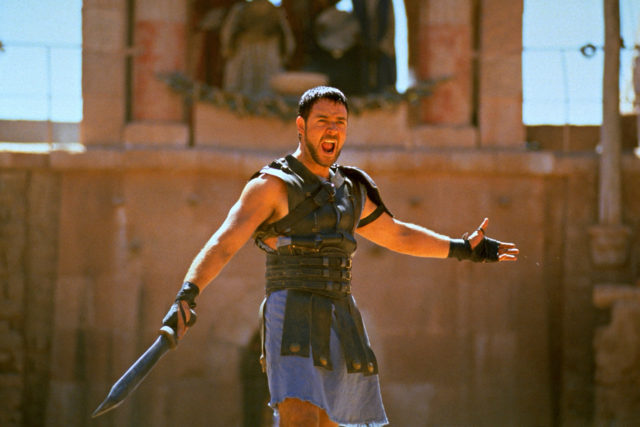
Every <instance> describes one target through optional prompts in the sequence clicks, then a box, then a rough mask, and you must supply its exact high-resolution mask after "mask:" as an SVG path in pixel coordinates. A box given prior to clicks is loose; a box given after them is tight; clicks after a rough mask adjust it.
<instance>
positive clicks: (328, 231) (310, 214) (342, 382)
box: [163, 86, 519, 427]
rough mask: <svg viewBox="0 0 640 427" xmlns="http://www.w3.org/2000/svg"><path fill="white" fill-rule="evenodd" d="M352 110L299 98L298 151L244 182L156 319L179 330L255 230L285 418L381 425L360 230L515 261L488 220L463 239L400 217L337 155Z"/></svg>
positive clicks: (429, 249) (376, 237)
mask: <svg viewBox="0 0 640 427" xmlns="http://www.w3.org/2000/svg"><path fill="white" fill-rule="evenodd" d="M348 116H349V106H348V101H347V98H346V97H345V95H344V94H343V93H342V92H341V91H340V90H339V89H337V88H333V87H326V86H320V87H315V88H312V89H309V90H308V91H307V92H305V93H304V94H303V95H302V97H301V98H300V101H299V104H298V116H297V117H296V119H295V120H296V128H297V133H298V145H297V148H296V149H295V151H293V152H292V153H291V154H289V155H287V156H285V157H283V158H280V159H276V160H274V161H273V162H271V163H269V164H268V165H265V166H264V167H263V168H262V169H261V170H259V171H257V172H256V173H255V174H254V175H253V176H252V177H251V178H250V179H249V180H248V182H247V184H246V185H245V187H244V189H243V191H242V193H241V195H240V197H239V199H238V201H237V202H236V203H235V204H234V205H233V206H232V207H231V209H230V210H229V213H228V215H227V217H226V219H225V221H224V222H223V223H222V225H221V226H220V227H219V228H218V229H217V230H216V231H215V232H214V233H213V235H212V236H211V237H210V239H209V240H208V241H207V243H206V244H205V245H204V247H203V248H202V249H201V250H200V252H199V253H198V254H197V255H196V257H195V258H194V260H193V261H192V263H191V266H190V267H189V269H188V271H187V273H186V275H185V278H184V283H183V285H182V287H181V289H180V291H179V292H178V295H177V296H176V298H175V301H174V303H173V304H172V305H171V307H170V309H169V312H168V313H167V315H166V316H165V317H164V319H163V327H165V328H166V327H168V328H171V329H172V330H173V331H174V332H175V334H174V335H175V336H176V337H177V339H178V340H179V339H181V338H182V337H183V336H184V335H185V333H186V331H187V329H188V328H189V327H191V326H193V325H194V323H195V319H196V317H195V316H196V313H195V308H196V303H195V300H196V297H197V296H198V295H199V294H200V293H201V292H202V291H203V290H204V289H205V288H206V287H207V286H208V285H209V284H210V283H211V282H212V281H214V279H215V278H216V276H217V275H218V273H219V272H220V271H221V269H222V268H223V267H224V266H225V265H226V264H227V262H229V260H230V259H231V258H232V257H233V255H234V254H235V253H236V252H237V251H238V250H239V249H240V248H241V247H242V246H243V245H244V244H245V243H246V242H247V241H249V240H250V239H253V241H254V242H255V244H256V246H257V247H258V248H259V249H260V250H262V251H263V252H264V253H265V257H266V269H265V299H264V302H263V304H262V307H261V319H262V321H263V322H262V327H261V328H262V333H263V334H262V357H261V363H262V365H263V368H264V370H265V372H266V375H267V378H268V384H269V392H270V396H271V397H270V399H271V400H270V402H269V405H270V406H271V407H272V408H273V410H274V414H275V415H276V419H277V420H278V422H279V425H280V426H283V427H287V426H304V427H306V426H314V427H315V426H318V427H319V426H338V425H340V426H364V425H366V426H382V425H386V424H388V419H387V415H386V413H385V410H384V405H383V402H382V398H381V393H380V382H379V377H378V363H377V360H376V356H375V352H374V350H373V348H374V346H373V345H372V343H371V342H370V341H369V337H368V335H367V330H366V326H365V324H364V322H363V319H362V316H361V314H360V310H359V309H358V306H357V304H356V301H355V299H354V297H353V295H352V293H351V286H352V283H351V266H352V262H353V255H354V253H355V251H356V248H357V236H359V237H361V238H364V239H367V240H369V241H371V242H373V243H375V244H377V245H379V246H381V247H384V248H387V249H389V250H392V251H395V252H399V253H402V254H407V255H412V256H418V257H425V258H441V259H446V258H455V259H457V260H469V261H472V262H500V261H516V260H517V258H518V253H519V250H518V248H517V247H516V245H515V244H514V243H505V242H502V241H498V240H495V239H491V238H489V237H487V236H486V235H485V232H486V229H487V226H488V219H487V218H485V219H484V220H483V221H482V222H481V224H480V226H479V227H478V228H477V229H475V230H474V231H473V232H471V233H469V234H465V235H464V237H463V238H450V237H448V236H445V235H443V234H440V233H437V232H435V231H433V230H431V229H429V228H426V227H423V226H420V225H416V224H411V223H408V222H403V221H401V220H399V219H398V218H396V217H395V216H394V215H393V213H392V211H393V208H392V207H390V208H388V207H387V206H386V205H385V203H384V202H383V198H382V193H383V191H382V190H383V189H379V188H378V186H377V185H376V183H375V182H374V180H373V179H372V178H371V177H370V176H369V175H368V174H367V173H366V172H365V171H363V170H361V169H359V168H357V167H353V166H345V165H341V164H339V163H338V158H339V156H340V152H341V150H342V148H343V147H344V144H345V142H346V137H347V123H348Z"/></svg>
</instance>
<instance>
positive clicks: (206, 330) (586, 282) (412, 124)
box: [0, 0, 640, 427]
mask: <svg viewBox="0 0 640 427" xmlns="http://www.w3.org/2000/svg"><path fill="white" fill-rule="evenodd" d="M188 3H189V2H187V1H186V0H182V1H169V0H163V1H161V2H150V1H148V0H145V1H125V0H87V1H85V2H84V3H83V32H84V33H83V34H84V36H83V38H84V43H83V99H84V111H83V114H84V121H83V123H82V124H81V130H80V138H81V142H82V143H83V144H84V145H83V146H82V147H78V146H75V147H74V149H73V151H64V147H63V146H54V147H51V148H52V149H53V151H50V152H45V151H42V150H41V151H40V154H37V153H28V150H23V152H10V151H0V189H1V190H2V191H1V192H0V200H2V203H1V204H0V232H1V233H2V239H1V240H0V255H1V258H0V277H2V279H3V282H2V285H3V288H2V289H3V292H2V294H1V295H0V298H2V307H3V310H2V314H1V315H0V328H1V329H2V331H3V334H2V337H3V338H2V340H0V366H2V368H3V369H2V370H1V372H2V373H1V374H0V395H2V396H3V397H4V399H2V404H1V405H2V407H1V409H0V417H2V418H0V423H1V424H2V425H5V424H6V425H10V426H11V425H16V426H18V425H29V426H31V425H48V426H83V425H96V426H111V425H136V426H147V425H148V426H154V427H156V426H160V427H162V426H173V425H196V426H199V425H220V426H229V425H240V424H241V422H242V417H243V412H244V408H243V406H242V402H243V394H242V393H243V380H242V378H243V377H242V375H241V372H246V365H245V362H244V361H245V360H246V359H247V355H248V354H251V345H252V339H253V338H254V337H255V331H256V328H257V308H258V305H259V303H260V301H261V299H262V297H263V289H262V287H263V273H264V267H263V262H264V261H263V257H262V255H261V254H260V253H259V251H258V250H257V249H255V248H254V247H252V245H251V244H247V245H246V246H245V247H244V248H243V249H242V250H241V251H240V253H238V255H237V256H236V257H235V258H234V259H233V260H232V261H231V262H230V263H229V264H228V266H227V267H226V268H225V269H224V270H223V272H222V273H221V275H220V277H219V278H218V279H217V280H216V282H215V284H214V285H212V286H211V287H210V288H209V289H207V291H206V292H204V293H203V295H202V296H201V297H200V298H199V301H198V314H199V320H198V324H197V325H196V326H195V327H194V328H192V329H191V330H190V332H189V334H188V336H187V338H186V339H185V340H184V341H183V342H182V343H181V344H180V346H179V348H178V349H177V350H174V351H171V352H170V353H169V354H168V355H167V356H166V357H165V358H164V359H163V360H162V361H161V362H160V363H159V365H158V366H157V367H156V369H155V370H154V371H153V372H152V373H151V374H150V375H149V377H148V378H147V379H146V380H145V382H144V383H143V384H142V385H141V386H140V387H139V389H138V390H136V391H135V392H134V393H133V394H132V395H131V396H130V397H129V398H128V399H127V401H126V402H125V403H124V404H123V405H121V406H120V407H119V408H118V409H116V410H114V411H112V412H110V413H109V414H106V415H104V416H103V417H100V418H98V419H96V420H91V419H90V414H91V412H92V411H93V409H95V407H96V406H97V405H98V404H99V403H100V402H101V401H102V399H103V398H104V396H105V394H106V393H107V392H108V390H109V388H110V386H111V385H112V384H113V382H114V381H115V380H116V379H117V378H118V377H119V376H120V375H121V374H122V373H123V372H124V370H125V369H126V368H127V367H128V366H129V365H130V364H131V363H132V362H133V361H134V360H135V359H136V358H137V357H138V355H139V354H141V353H142V352H143V351H144V349H145V348H146V347H147V346H148V345H150V344H151V343H152V342H153V340H154V339H155V338H156V336H157V330H158V327H159V326H160V320H161V318H162V316H163V315H164V313H165V312H166V310H167V308H168V306H169V304H170V302H171V301H172V300H173V298H174V295H175V293H176V291H177V289H178V287H179V285H180V283H181V281H182V277H183V275H184V272H185V270H186V268H187V267H188V264H189V263H190V261H191V259H192V258H193V256H194V255H195V254H196V252H197V251H198V250H199V249H200V247H201V246H202V245H203V243H204V242H205V241H206V239H207V238H208V237H209V236H210V234H211V233H212V232H213V231H214V230H215V229H216V228H217V227H218V226H219V224H220V223H221V222H222V221H223V219H224V216H225V215H226V212H227V210H228V209H229V207H230V206H231V205H232V204H233V203H234V202H235V200H236V198H237V197H238V194H239V192H240V191H241V189H242V187H243V185H244V183H245V182H246V179H247V178H248V177H249V176H250V175H251V174H252V173H253V172H254V171H256V170H257V169H259V168H260V167H261V166H262V165H263V164H265V163H266V162H268V161H270V160H271V159H272V158H274V157H277V156H280V155H282V154H285V153H287V152H289V151H291V150H292V149H293V148H294V146H295V128H294V127H293V126H292V125H290V124H288V123H282V122H279V121H277V120H275V119H274V120H271V119H262V118H256V117H238V116H236V115H234V114H232V113H230V112H228V111H222V110H220V109H216V108H215V107H212V106H210V105H205V104H202V103H200V104H195V105H193V106H192V108H191V109H188V108H186V107H187V106H188V104H186V103H185V102H184V101H185V100H184V99H182V98H181V97H179V96H177V95H176V94H174V93H171V92H170V90H169V88H168V87H165V86H162V85H158V81H156V80H155V77H154V76H155V73H156V72H161V71H180V70H181V69H182V68H183V67H185V63H186V61H185V58H186V57H187V56H188V52H185V51H184V50H188V49H189V47H188V46H185V45H184V43H185V38H187V39H188V37H187V36H186V35H185V34H188V32H189V31H190V29H189V28H187V27H186V25H187V24H186V23H187V22H188V21H189V10H188V7H187V6H188ZM406 3H407V4H406V6H407V7H406V8H407V10H408V11H410V13H409V16H408V19H409V28H410V29H411V31H412V33H411V34H410V36H409V40H410V43H411V48H412V49H411V55H412V56H411V58H410V63H411V64H412V66H413V67H415V70H416V72H417V74H418V76H419V77H422V78H438V77H447V80H446V83H445V84H443V85H440V86H437V87H436V92H435V93H434V94H433V96H432V97H431V98H427V99H426V100H423V102H422V103H421V105H420V106H419V107H418V108H416V107H413V106H412V107H409V106H407V105H404V104H401V105H399V106H398V107H397V108H394V109H390V110H380V111H373V112H367V113H365V114H363V115H362V116H358V117H356V116H354V117H353V118H352V119H351V118H350V131H349V140H348V142H347V148H346V149H345V150H344V152H343V156H342V159H341V161H342V162H343V163H347V164H354V165H357V166H360V167H362V168H364V169H366V170H367V171H368V172H369V173H370V174H371V175H372V176H373V177H374V179H375V180H376V182H377V183H378V184H379V186H380V187H381V189H382V193H383V196H384V198H385V201H386V203H387V204H388V206H389V207H390V208H391V210H392V211H393V212H394V213H395V214H396V215H397V216H398V217H399V218H401V219H403V220H407V221H411V222H417V223H420V224H424V225H426V226H428V227H431V228H433V229H435V230H437V231H440V232H442V233H445V234H448V235H451V236H459V235H461V234H462V233H463V232H465V231H469V230H472V229H474V228H475V227H477V226H478V225H479V223H480V222H481V221H482V218H483V217H485V216H488V217H489V218H490V220H491V222H490V225H489V234H490V235H491V236H495V237H496V238H500V239H505V240H512V241H515V242H517V243H518V246H519V247H520V250H521V256H520V260H519V261H518V262H517V263H514V264H500V265H478V264H471V263H459V262H457V261H454V260H440V261H436V260H423V259H417V258H412V257H406V256H400V255H397V254H393V253H390V252H388V251H385V250H383V249H381V248H379V247H377V246H375V245H373V244H371V243H368V242H366V241H363V240H360V241H359V250H358V253H357V255H356V258H355V265H354V270H353V273H354V294H355V297H356V298H357V300H358V303H359V306H360V307H361V309H362V313H363V316H364V318H365V321H366V324H367V327H368V331H369V334H370V335H371V338H372V343H373V347H374V349H375V351H376V353H377V355H378V358H379V361H380V372H381V381H382V389H383V397H384V400H385V404H386V408H387V410H388V413H389V416H390V418H391V421H392V425H399V426H405V425H407V426H412V425H425V424H426V425H449V424H454V425H480V426H482V425H487V426H494V425H536V426H537V425H540V426H546V425H589V424H592V423H593V422H594V420H595V421H596V422H602V423H603V424H604V423H606V424H610V423H612V422H616V421H620V422H622V421H625V420H632V419H634V418H633V417H636V416H637V406H635V405H636V404H635V399H636V396H635V394H633V393H628V390H629V389H630V388H631V387H634V386H636V385H637V383H636V382H635V381H636V380H635V378H636V376H637V372H636V364H635V356H634V355H635V354H636V350H637V343H636V342H635V341H633V339H632V337H633V336H635V335H634V334H635V333H636V332H635V329H633V328H632V327H630V326H629V323H633V322H634V320H633V319H635V317H634V316H635V315H636V314H635V313H636V310H637V307H636V306H631V305H629V304H630V303H629V301H628V300H627V302H625V304H609V305H606V306H601V305H597V306H594V304H593V298H594V289H596V290H597V289H601V286H602V285H603V284H607V283H614V284H615V285H620V284H625V285H627V286H630V287H633V288H634V289H635V288H637V286H636V284H637V278H638V274H637V272H638V267H639V266H640V259H639V258H638V256H639V255H638V254H640V251H639V249H640V248H639V247H638V243H639V242H638V238H637V229H638V223H639V222H640V194H639V191H640V187H638V186H636V185H633V183H636V182H639V180H640V164H639V162H638V160H637V158H635V157H633V156H632V155H631V154H630V153H629V152H628V151H626V152H625V154H624V156H623V162H622V168H623V171H624V173H623V202H622V204H623V218H624V222H625V224H626V225H628V226H630V227H631V229H632V230H634V233H635V234H634V235H633V236H634V237H633V240H632V245H631V251H630V257H629V259H628V261H627V263H626V264H625V265H624V266H622V267H620V268H618V269H616V270H615V271H604V270H601V269H598V268H595V267H594V266H593V265H592V263H591V261H590V251H589V243H590V241H589V238H588V230H589V227H591V226H592V225H594V224H596V223H597V221H598V218H597V211H598V208H597V206H598V194H597V193H598V185H597V179H598V177H597V175H598V157H597V154H596V153H595V152H594V150H593V147H594V142H595V141H596V140H594V139H593V138H592V136H593V133H590V131H592V129H591V130H586V131H585V130H575V132H574V130H573V129H570V130H569V131H570V132H568V133H567V132H566V131H567V130H568V129H563V133H562V138H564V139H563V142H559V140H558V138H559V137H560V136H553V135H554V133H553V132H554V131H555V130H552V131H549V129H537V130H536V131H535V132H534V131H531V132H530V133H529V135H528V136H529V137H531V136H532V135H537V137H536V138H538V137H539V139H540V143H539V144H532V141H531V140H530V138H527V134H526V133H525V129H524V126H523V125H522V122H521V101H522V99H521V93H522V91H521V83H520V79H521V76H520V72H521V71H520V48H521V46H520V44H521V43H520V37H521V15H522V2H521V1H516V2H514V1H511V0H473V1H472V0H456V1H455V2H449V1H447V2H445V1H440V0H433V1H429V2H425V1H421V0H408V1H407V2H406ZM452 3H455V6H456V7H455V8H454V7H452V6H451V4H452ZM454 10H455V11H456V12H457V11H462V12H461V13H453V11H454ZM505 40H506V41H507V42H506V43H505ZM165 45H166V46H172V48H171V49H163V46H165ZM451 45H453V47H454V48H453V49H451ZM434 58H435V59H437V61H433V60H431V59H434ZM440 60H442V61H440ZM556 130H557V129H556ZM583 131H584V132H583ZM550 135H551V136H550ZM525 140H528V141H529V143H528V144H527V143H526V142H525ZM627 144H631V145H628V146H634V144H633V142H631V143H629V142H627ZM628 146H625V147H627V148H628ZM526 147H529V148H530V149H535V150H538V151H527V150H526ZM40 148H42V147H40ZM596 294H597V292H596ZM609 307H613V309H610V308H609ZM621 319H622V320H624V319H627V320H626V321H621ZM622 336H624V337H625V338H627V340H626V341H622V343H626V344H628V345H625V346H623V345H622V344H621V342H620V339H621V337H622ZM594 346H595V347H594ZM619 360H622V361H623V362H625V364H622V365H617V361H619ZM256 363H257V362H256ZM254 366H255V365H254ZM619 366H622V367H623V368H624V369H622V370H620V369H621V368H620V367H619ZM627 373H628V375H627ZM244 385H246V384H244ZM625 391H627V392H625ZM621 396H624V397H625V398H624V399H622V398H621Z"/></svg>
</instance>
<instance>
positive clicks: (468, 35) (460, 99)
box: [417, 0, 474, 126]
mask: <svg viewBox="0 0 640 427" xmlns="http://www.w3.org/2000/svg"><path fill="white" fill-rule="evenodd" d="M473 4H474V1H473V0H430V1H429V2H424V3H423V5H422V6H421V11H420V28H419V33H420V34H419V40H420V42H419V43H420V56H419V58H418V70H417V71H418V76H419V77H420V79H424V80H430V79H440V78H445V79H446V80H444V81H442V82H441V83H439V84H438V85H437V86H436V88H435V91H434V92H433V94H432V95H431V96H429V97H428V98H427V99H426V100H425V101H424V102H423V104H422V112H421V120H422V121H423V122H424V123H427V124H437V125H455V126H469V125H470V124H471V116H472V113H473V106H472V99H473V96H472V95H473V94H472V60H473V55H472V44H473V40H472V38H473V27H472V16H473V9H474V8H473Z"/></svg>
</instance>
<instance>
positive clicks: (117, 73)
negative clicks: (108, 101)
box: [82, 51, 126, 99]
mask: <svg viewBox="0 0 640 427" xmlns="http://www.w3.org/2000/svg"><path fill="white" fill-rule="evenodd" d="M125 62H126V61H125V57H124V55H123V54H122V53H121V52H113V53H105V52H96V51H84V52H83V54H82V95H83V97H84V98H85V99H86V98H88V97H91V96H107V97H116V96H118V97H120V96H121V97H124V95H125V86H126V83H125Z"/></svg>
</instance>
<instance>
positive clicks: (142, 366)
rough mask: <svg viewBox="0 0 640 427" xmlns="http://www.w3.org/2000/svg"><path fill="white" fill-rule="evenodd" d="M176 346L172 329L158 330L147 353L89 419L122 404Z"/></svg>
mask: <svg viewBox="0 0 640 427" xmlns="http://www.w3.org/2000/svg"><path fill="white" fill-rule="evenodd" d="M176 345H177V340H176V337H175V332H174V331H173V329H171V328H170V327H169V326H163V327H162V328H160V336H159V337H158V338H157V339H156V341H155V342H154V343H153V344H152V345H151V346H150V347H149V348H148V349H147V351H145V352H144V354H143V355H142V356H140V358H138V360H136V362H135V363H134V364H133V365H131V367H130V368H129V369H127V371H126V372H125V373H124V375H122V377H120V379H119V380H118V381H116V383H115V384H114V385H113V387H111V391H109V394H108V395H107V397H106V398H105V399H104V401H103V402H102V403H101V404H100V406H98V407H97V408H96V410H95V411H93V414H92V415H91V418H96V417H99V416H100V415H102V414H104V413H106V412H109V411H110V410H112V409H114V408H116V407H118V406H119V405H120V404H121V403H122V402H124V399H126V398H127V396H128V395H129V393H131V392H132V391H133V390H135V389H136V388H137V387H138V385H140V383H141V382H142V380H144V379H145V377H146V376H147V375H148V374H149V372H150V371H151V369H153V367H154V366H155V364H156V363H158V361H159V360H160V358H161V357H162V356H164V355H165V353H166V352H167V351H169V350H171V349H172V348H175V347H176Z"/></svg>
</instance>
